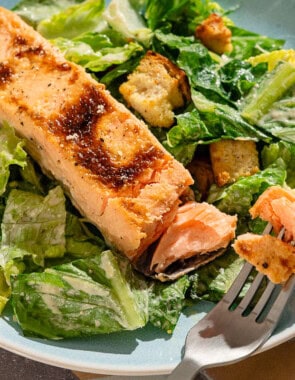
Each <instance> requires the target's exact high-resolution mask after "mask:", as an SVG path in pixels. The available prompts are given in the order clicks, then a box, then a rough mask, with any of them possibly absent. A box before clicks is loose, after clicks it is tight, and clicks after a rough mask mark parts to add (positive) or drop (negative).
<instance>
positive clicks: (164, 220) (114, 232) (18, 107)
mask: <svg viewBox="0 0 295 380" xmlns="http://www.w3.org/2000/svg"><path fill="white" fill-rule="evenodd" d="M0 44H1V50H0V97H1V102H0V120H1V121H4V120H5V121H8V123H10V124H11V125H12V126H13V127H14V128H15V130H16V132H17V134H18V135H19V136H20V137H22V138H24V139H25V140H26V149H27V151H28V152H29V153H30V154H31V155H32V157H33V158H34V159H35V160H36V161H37V162H38V163H39V164H40V166H41V167H42V168H43V170H44V171H45V172H46V173H47V174H48V175H50V176H52V177H53V178H55V179H57V180H58V181H59V182H60V183H61V184H62V185H63V187H64V189H65V191H66V193H67V194H68V195H69V197H70V198H71V200H72V201H73V204H74V205H75V206H76V207H77V209H78V210H79V211H80V212H81V214H82V215H84V216H85V217H87V218H88V220H89V221H90V222H92V223H93V224H94V225H96V226H97V227H98V228H99V230H100V231H101V232H102V234H103V235H104V237H105V238H106V240H107V242H108V243H109V244H110V245H111V246H114V247H116V248H117V249H118V250H119V251H122V252H124V253H125V255H126V256H127V257H128V258H129V259H130V260H131V261H132V260H134V259H135V258H136V257H138V256H139V255H140V254H141V253H142V252H143V251H144V250H145V249H146V248H147V247H148V246H149V245H150V244H151V243H152V242H153V241H155V240H156V239H158V238H159V236H160V235H161V234H162V232H163V231H164V230H165V229H166V228H167V226H168V225H169V223H170V222H171V221H172V220H173V218H174V216H175V214H176V211H177V208H178V205H179V196H180V195H181V194H182V193H183V192H184V191H185V190H186V189H187V187H188V186H189V185H190V184H192V182H193V181H192V178H191V176H190V174H189V172H188V171H187V170H185V168H184V167H183V166H182V165H181V164H180V163H178V162H177V161H176V160H175V159H174V158H173V157H172V156H171V155H170V154H169V153H168V152H166V151H165V150H164V148H163V147H162V146H161V144H160V143H159V142H158V141H157V139H156V138H155V137H154V136H153V135H152V134H151V133H150V132H149V130H148V128H147V126H146V125H145V124H144V123H143V122H141V121H140V120H138V119H137V118H136V117H135V116H134V115H133V114H132V113H131V112H130V111H129V110H127V108H125V107H124V106H123V105H122V104H120V103H119V102H117V101H116V100H115V99H114V98H113V97H112V96H111V95H110V94H109V92H108V91H106V89H105V87H104V86H103V85H102V84H99V83H97V82H96V81H95V80H94V79H92V78H91V76H90V75H88V74H87V73H86V72H85V71H84V69H82V68H81V67H79V66H77V65H75V64H73V63H70V62H68V61H66V60H65V58H64V57H63V55H62V54H61V53H60V52H59V51H58V50H57V49H56V48H55V47H53V46H52V45H51V44H50V43H49V42H48V41H46V40H45V39H44V38H43V37H42V36H40V35H39V34H38V33H37V32H36V31H34V30H33V29H32V28H31V27H30V26H28V25H27V24H25V22H23V21H22V20H21V19H20V18H19V17H18V16H17V15H16V14H14V13H12V12H10V11H8V10H6V9H4V8H0Z"/></svg>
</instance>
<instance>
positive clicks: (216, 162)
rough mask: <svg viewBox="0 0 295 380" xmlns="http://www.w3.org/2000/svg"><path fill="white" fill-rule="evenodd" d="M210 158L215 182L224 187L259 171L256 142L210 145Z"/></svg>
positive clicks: (225, 141) (221, 142) (227, 141)
mask: <svg viewBox="0 0 295 380" xmlns="http://www.w3.org/2000/svg"><path fill="white" fill-rule="evenodd" d="M210 157H211V163H212V168H213V173H214V178H215V182H216V184H217V185H218V186H224V185H226V184H228V183H232V182H235V181H236V180H237V179H238V178H239V177H247V176H250V175H253V174H254V173H257V172H258V171H259V159H258V152H257V149H256V144H255V142H254V141H250V140H249V141H246V140H221V141H218V142H216V143H213V144H211V145H210Z"/></svg>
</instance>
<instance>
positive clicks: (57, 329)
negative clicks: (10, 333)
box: [12, 251, 148, 339]
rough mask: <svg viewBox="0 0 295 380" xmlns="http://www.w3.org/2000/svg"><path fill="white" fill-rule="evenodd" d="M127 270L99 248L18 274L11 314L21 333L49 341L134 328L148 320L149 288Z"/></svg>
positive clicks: (110, 253) (14, 284)
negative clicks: (83, 256) (39, 270)
mask: <svg viewBox="0 0 295 380" xmlns="http://www.w3.org/2000/svg"><path fill="white" fill-rule="evenodd" d="M129 265H130V264H126V266H129ZM126 266H125V268H126ZM129 273H130V272H129V271H128V270H127V269H125V270H124V269H122V267H120V264H119V263H118V260H117V259H116V257H115V256H114V255H113V254H112V252H111V251H104V252H103V253H102V254H100V255H97V256H95V257H91V258H87V259H81V260H77V261H73V262H72V263H69V264H64V265H61V266H58V267H55V268H50V269H46V270H45V271H44V272H42V273H30V274H22V275H19V276H18V277H17V278H16V279H14V280H13V282H12V304H13V308H14V312H15V315H16V318H17V320H18V322H19V323H20V325H21V327H22V329H23V330H24V332H25V334H26V335H34V336H41V337H46V338H50V339H60V338H69V337H77V336H86V335H93V334H100V333H111V332H115V331H121V330H133V329H137V328H139V327H142V326H144V325H145V324H146V323H147V320H148V289H147V286H146V282H145V281H143V280H142V277H141V276H136V275H135V274H133V277H132V280H131V279H130V277H126V276H127V275H129Z"/></svg>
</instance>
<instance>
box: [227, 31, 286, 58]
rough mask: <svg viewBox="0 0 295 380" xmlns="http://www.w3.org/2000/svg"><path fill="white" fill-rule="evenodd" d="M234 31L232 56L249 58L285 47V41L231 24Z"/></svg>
mask: <svg viewBox="0 0 295 380" xmlns="http://www.w3.org/2000/svg"><path fill="white" fill-rule="evenodd" d="M230 29H231V32H232V44H233V51H232V52H231V53H230V56H231V57H232V58H237V59H247V58H250V57H253V56H256V55H259V54H261V53H265V52H269V51H274V50H277V49H280V48H282V47H283V45H284V43H285V41H284V40H282V39H274V38H270V37H267V36H263V35H260V34H257V33H254V32H250V31H248V30H245V29H241V28H239V27H237V26H235V25H232V26H230Z"/></svg>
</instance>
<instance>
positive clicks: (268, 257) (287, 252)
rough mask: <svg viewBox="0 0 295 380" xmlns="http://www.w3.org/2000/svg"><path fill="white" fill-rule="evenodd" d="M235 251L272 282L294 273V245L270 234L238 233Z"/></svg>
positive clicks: (277, 281)
mask: <svg viewBox="0 0 295 380" xmlns="http://www.w3.org/2000/svg"><path fill="white" fill-rule="evenodd" d="M233 247H234V249H235V251H236V252H237V253H238V254H239V255H240V256H241V257H243V258H244V259H246V260H247V261H249V262H250V263H251V264H252V265H254V266H255V267H256V269H257V270H258V271H260V272H262V273H264V274H265V275H267V276H268V277H269V279H270V280H271V281H272V282H274V283H282V282H285V281H286V280H287V279H288V278H289V277H290V276H291V274H292V273H295V247H293V246H292V245H291V244H288V243H286V242H284V241H282V240H280V239H278V238H276V237H274V236H271V235H263V236H261V235H255V234H252V233H247V234H243V235H240V236H239V237H238V238H237V239H236V241H235V243H234V244H233Z"/></svg>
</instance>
